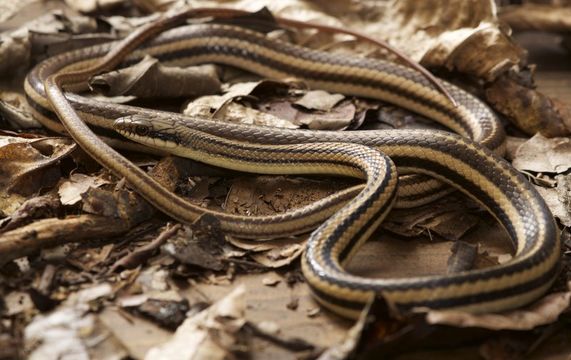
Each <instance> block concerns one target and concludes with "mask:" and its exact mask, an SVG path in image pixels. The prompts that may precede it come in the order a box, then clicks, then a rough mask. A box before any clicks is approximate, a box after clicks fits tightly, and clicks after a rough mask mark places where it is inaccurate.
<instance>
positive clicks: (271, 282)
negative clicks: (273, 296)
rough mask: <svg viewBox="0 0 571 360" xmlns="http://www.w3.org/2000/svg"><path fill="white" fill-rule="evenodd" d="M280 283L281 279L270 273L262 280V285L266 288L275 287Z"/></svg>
mask: <svg viewBox="0 0 571 360" xmlns="http://www.w3.org/2000/svg"><path fill="white" fill-rule="evenodd" d="M281 281H282V278H281V277H280V276H278V274H276V273H274V272H272V273H269V274H268V275H266V276H265V277H264V278H263V279H262V284H264V285H266V286H276V285H277V284H279V283H280V282H281Z"/></svg>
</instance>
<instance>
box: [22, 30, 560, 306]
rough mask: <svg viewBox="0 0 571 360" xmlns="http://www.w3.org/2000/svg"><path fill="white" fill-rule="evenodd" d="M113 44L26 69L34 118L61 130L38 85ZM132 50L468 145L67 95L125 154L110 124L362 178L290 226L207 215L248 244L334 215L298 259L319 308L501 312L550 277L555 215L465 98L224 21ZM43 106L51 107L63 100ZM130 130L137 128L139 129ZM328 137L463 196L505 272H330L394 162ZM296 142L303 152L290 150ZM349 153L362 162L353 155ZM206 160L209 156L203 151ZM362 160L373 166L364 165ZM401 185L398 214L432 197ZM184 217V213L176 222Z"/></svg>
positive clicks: (160, 199) (482, 109)
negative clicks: (304, 89)
mask: <svg viewBox="0 0 571 360" xmlns="http://www.w3.org/2000/svg"><path fill="white" fill-rule="evenodd" d="M112 46H113V44H104V45H99V46H94V47H91V48H87V49H81V50H77V51H72V52H69V53H66V54H62V55H58V56H55V57H53V58H50V59H48V60H46V61H45V62H43V63H42V64H40V65H38V66H37V67H36V68H35V69H34V70H33V71H32V72H31V73H30V74H29V76H28V78H27V81H26V84H25V86H26V92H27V95H28V98H29V101H30V104H31V105H32V107H33V108H34V109H35V114H36V115H37V116H38V118H39V119H40V121H42V123H43V124H44V125H45V126H47V127H48V128H50V129H52V130H54V131H58V132H63V131H64V127H63V126H62V125H61V124H60V123H59V122H58V121H57V119H56V117H55V116H54V114H53V113H52V112H51V104H50V101H49V100H48V99H47V98H46V91H45V89H44V83H46V86H47V90H48V92H50V90H52V89H53V87H56V86H58V82H57V81H55V82H50V81H49V77H50V76H51V75H53V74H56V73H58V72H64V73H65V72H68V71H71V70H77V69H83V68H86V67H89V66H90V65H91V64H93V63H94V62H95V61H97V59H99V58H100V57H102V56H103V55H104V54H105V53H106V52H107V51H108V50H109V49H111V47H112ZM144 54H151V55H153V56H155V57H157V58H160V59H162V60H165V61H166V62H167V63H171V64H177V63H181V62H184V63H203V62H217V63H223V64H228V65H233V66H238V67H241V68H245V69H247V70H250V71H253V72H255V73H258V74H261V75H263V76H266V77H271V78H284V77H292V76H295V77H297V78H299V79H300V80H303V81H305V82H306V83H308V84H309V85H310V86H312V87H316V88H324V89H327V90H329V91H335V92H342V93H346V94H352V95H356V96H364V97H371V98H376V99H381V100H385V101H389V102H391V103H394V104H396V105H399V106H402V107H405V108H407V109H410V110H413V111H415V112H417V113H420V114H423V115H425V116H427V117H430V118H432V119H434V120H435V121H438V122H440V123H441V124H443V125H445V126H447V127H448V128H450V129H452V130H454V131H455V132H457V133H459V134H460V135H462V136H465V137H470V138H472V139H473V140H474V141H471V140H468V139H466V138H463V137H460V136H457V135H453V134H447V133H442V132H435V131H413V130H407V131H380V132H379V131H351V132H333V131H307V130H300V131H295V130H284V129H272V128H266V127H256V126H247V125H240V124H229V123H218V122H212V121H209V120H201V119H189V118H186V117H184V116H182V115H176V114H171V113H165V112H160V111H155V110H148V109H140V108H135V107H130V106H125V105H116V104H109V103H105V102H101V101H95V100H92V99H88V98H85V97H82V96H79V95H74V94H68V99H69V100H71V102H72V104H73V106H74V107H75V109H76V110H77V111H78V112H79V114H80V115H81V116H82V118H83V119H84V120H85V121H86V122H87V123H88V124H89V125H90V126H91V127H92V129H93V130H94V131H96V132H97V133H98V134H100V135H101V136H103V137H106V138H107V139H108V142H109V143H112V144H114V145H117V146H121V147H124V148H132V149H141V147H140V146H139V145H137V144H135V143H133V142H125V141H122V140H119V139H117V137H116V136H115V134H114V132H112V129H113V126H114V124H113V123H114V121H115V119H118V118H123V119H122V120H119V121H118V123H117V124H116V125H115V126H117V129H118V130H119V131H120V132H121V133H122V134H124V135H126V136H129V137H131V138H132V139H134V140H136V141H139V142H143V143H145V144H146V145H148V146H151V147H155V148H157V149H160V150H168V151H171V152H174V153H175V154H180V155H183V156H190V157H193V158H198V159H200V160H204V161H207V162H210V163H214V164H216V165H221V166H225V167H229V168H234V169H237V170H244V171H254V172H262V173H266V172H270V173H275V172H278V171H274V170H275V168H276V167H281V168H282V169H284V168H285V169H290V170H288V171H286V172H296V170H295V169H293V168H288V167H287V166H286V165H287V163H288V161H289V160H290V159H291V160H295V161H297V162H298V163H300V162H303V161H304V159H306V158H307V157H308V156H309V157H311V156H316V158H312V159H313V160H311V161H317V160H319V159H321V160H323V161H324V162H325V163H328V162H329V164H328V165H326V166H325V168H326V169H328V170H326V171H325V170H324V171H323V172H326V173H334V174H346V175H351V176H364V177H366V178H367V184H366V185H365V187H364V188H363V187H361V188H358V189H354V190H352V191H350V192H348V193H346V196H345V197H342V198H334V199H333V200H327V201H325V202H321V203H320V204H319V205H316V207H310V208H304V209H302V210H300V211H299V212H298V213H297V215H296V216H294V217H288V216H282V217H278V218H272V219H269V218H265V219H262V220H256V219H251V218H247V217H239V216H232V215H228V214H219V215H218V216H220V218H221V222H222V224H223V227H224V229H225V230H227V231H229V232H230V233H233V234H236V235H247V234H249V233H252V232H254V233H255V235H256V236H262V237H263V236H275V235H282V236H283V235H287V234H288V233H291V232H296V231H298V232H299V231H307V230H308V229H310V228H312V227H314V226H315V224H316V223H317V222H318V221H319V219H323V218H324V217H325V216H326V215H330V214H331V213H333V212H335V211H334V210H337V209H341V210H339V211H338V212H336V213H335V215H334V216H333V217H331V218H330V219H329V220H327V221H326V222H325V223H324V224H323V225H321V226H320V227H319V228H318V229H317V230H316V231H315V232H314V233H312V236H311V238H310V240H309V245H308V249H307V251H306V253H305V256H304V260H303V263H302V266H303V271H304V274H305V276H306V278H307V280H308V283H309V284H310V286H311V288H312V290H313V292H314V294H315V295H316V297H317V299H318V300H319V301H320V302H322V303H323V304H324V305H326V306H327V307H329V308H330V309H332V310H334V311H336V312H338V313H340V314H343V315H347V316H355V315H356V314H357V313H358V309H360V308H361V307H362V305H363V303H365V302H366V301H367V300H368V298H370V296H371V295H373V294H382V295H383V296H384V297H385V298H386V299H387V300H389V301H390V302H392V303H394V304H395V305H396V306H398V307H400V308H402V309H410V308H415V307H419V306H426V307H430V308H453V309H464V310H467V311H473V312H485V311H499V310H505V309H511V308H515V307H518V306H521V305H523V304H526V303H529V302H530V301H532V300H534V299H536V298H537V297H539V296H540V295H541V294H543V293H544V292H545V291H546V290H547V288H548V287H549V286H550V284H551V283H552V282H553V280H554V278H555V276H556V273H557V268H558V259H559V236H558V232H557V228H556V225H555V223H554V221H553V217H552V215H551V213H550V212H549V210H548V209H547V207H546V205H545V203H544V202H543V200H542V198H541V197H540V196H539V195H538V193H537V192H536V191H535V190H534V189H533V187H532V186H531V185H530V184H529V183H528V182H527V181H526V180H525V178H523V177H522V176H521V175H519V174H518V173H517V172H516V171H515V170H514V169H513V168H512V167H511V166H510V165H509V164H508V163H507V162H505V161H504V160H502V159H501V158H500V157H498V156H497V155H496V154H501V153H502V152H503V149H504V134H503V131H502V128H501V126H500V125H499V124H498V122H497V119H496V117H495V116H494V114H493V112H492V111H491V110H490V109H489V108H488V107H487V106H485V105H484V104H483V103H482V102H480V101H479V100H478V99H476V98H475V97H473V96H472V95H470V94H468V93H466V92H464V91H463V90H461V89H459V88H457V87H455V86H453V85H450V84H447V83H444V82H443V86H444V87H445V88H446V89H447V90H448V91H449V92H450V94H451V95H452V96H453V97H454V99H455V100H456V102H457V103H458V106H454V105H452V104H451V103H450V102H449V101H448V99H447V98H446V97H445V96H444V95H443V94H442V93H440V92H439V91H438V90H436V89H434V88H432V86H431V85H430V83H429V82H428V81H427V80H426V79H425V78H424V77H422V76H420V75H419V74H417V73H416V72H414V71H412V70H410V69H408V68H405V67H402V66H399V65H395V64H392V63H390V62H384V61H377V60H370V59H360V58H349V57H346V56H340V55H334V54H329V53H325V52H319V51H314V50H309V49H305V48H301V47H297V46H293V45H289V44H285V43H282V42H276V41H271V40H268V39H266V38H265V37H264V36H263V35H260V34H258V33H255V32H252V31H249V30H244V29H240V28H236V27H232V26H226V25H214V26H213V25H195V26H192V27H182V28H179V29H175V30H172V31H169V32H167V33H165V34H163V35H161V36H159V37H158V38H157V39H155V40H153V41H151V42H149V43H148V44H146V45H145V46H144V47H143V48H142V49H141V50H137V51H135V52H134V53H133V54H132V55H129V56H128V57H127V60H126V62H125V63H126V64H128V63H132V62H134V61H136V60H137V59H140V58H141V57H142V56H143V55H144ZM46 79H47V80H48V81H46ZM63 79H65V74H64V78H63ZM80 80H81V79H78V80H77V82H76V83H74V79H73V78H72V77H70V78H67V79H65V81H63V82H65V85H66V86H69V87H68V89H74V90H81V89H82V88H85V86H84V84H83V83H82V82H81V81H80ZM70 85H71V86H70ZM51 93H52V94H53V91H52V92H51ZM51 97H52V101H55V105H56V106H59V103H58V102H62V100H61V99H58V98H57V97H54V96H53V95H52V96H51ZM58 114H59V115H60V117H63V118H64V119H67V118H68V117H70V116H71V115H70V113H69V112H67V113H66V112H62V111H58ZM125 117H127V118H125ZM133 124H135V125H138V126H139V129H146V130H145V131H144V133H141V132H139V133H137V131H136V130H133V128H132V126H133ZM68 129H69V127H68ZM82 132H83V133H85V131H84V130H82V128H80V127H77V129H76V130H74V131H72V135H73V134H74V133H75V135H74V138H76V136H77V134H78V133H79V134H80V136H81V139H82V142H88V143H93V144H95V142H96V139H93V138H92V137H89V136H88V135H86V136H85V137H84V138H83V137H82V136H83V135H84V134H83V133H82ZM189 137H190V138H191V139H194V140H193V141H191V140H189V139H188V138H189ZM204 138H207V139H209V140H210V142H203V141H202V142H201V141H199V143H200V144H203V145H201V146H198V145H197V144H196V139H204ZM76 139H77V138H76ZM81 139H80V140H81ZM228 139H233V140H228ZM159 140H160V141H159ZM236 140H239V141H236ZM244 141H247V142H250V143H249V144H248V143H244ZM78 142H80V143H81V141H78ZM331 142H336V143H339V142H352V143H357V144H362V145H367V146H370V147H374V148H375V149H377V150H381V151H382V152H383V153H385V154H386V155H387V156H389V157H390V158H391V159H393V161H394V162H395V163H396V165H397V166H398V168H399V172H401V173H415V174H419V173H420V174H425V175H429V176H431V177H434V178H437V179H439V180H441V181H444V182H446V183H449V184H451V185H452V186H454V187H455V188H457V189H459V190H461V191H463V192H464V193H466V194H468V195H469V196H471V197H473V198H474V199H476V200H477V201H479V202H480V203H481V204H482V205H483V206H484V207H485V208H487V209H488V210H489V211H490V212H491V213H492V214H493V215H494V216H495V217H496V218H497V219H498V221H499V222H500V223H501V224H502V225H503V226H504V228H505V229H506V230H507V232H508V234H509V235H510V237H511V239H512V240H513V242H514V247H515V249H516V251H515V256H514V258H513V259H512V260H511V261H509V262H508V263H506V264H502V265H498V266H492V267H490V268H486V269H482V270H477V271H469V272H463V273H459V274H453V275H448V276H423V277H415V278H408V279H365V278H361V277H357V276H354V275H351V274H349V273H347V272H346V271H344V270H343V267H342V265H343V264H344V263H345V262H346V261H348V260H349V259H350V257H351V255H352V254H354V253H355V251H356V249H358V246H359V245H360V244H362V243H363V241H364V240H365V239H366V238H367V237H368V235H369V234H370V233H371V232H372V231H374V229H375V228H376V227H377V226H378V224H379V223H380V221H381V220H382V218H383V216H384V214H386V212H387V211H388V209H390V206H391V204H392V195H391V188H392V186H393V185H394V182H395V181H396V180H395V177H394V174H393V173H392V172H391V171H389V172H388V177H384V178H383V179H382V180H381V177H380V173H379V171H380V170H378V168H379V167H380V169H381V170H387V169H388V170H390V169H391V168H392V166H391V163H390V161H388V160H387V159H386V158H384V157H383V156H382V155H380V154H378V153H376V151H374V150H370V149H367V148H365V147H362V146H356V145H355V146H351V145H339V146H337V145H333V144H331ZM300 143H312V144H311V145H309V144H303V145H291V144H300ZM315 143H323V144H315ZM477 143H481V144H483V145H485V146H487V147H488V148H489V149H491V151H490V150H488V149H486V148H484V147H482V146H480V145H478V144H477ZM288 144H290V145H288ZM88 145H89V144H88ZM87 149H88V152H89V153H91V154H92V155H93V156H94V157H95V158H96V159H98V161H100V162H102V163H103V164H104V165H105V166H107V167H109V168H110V169H112V170H113V171H115V172H117V173H119V174H121V175H124V176H125V177H127V179H128V181H129V182H131V183H132V184H133V186H134V187H135V188H136V189H137V190H138V191H139V192H141V193H142V194H143V196H145V197H146V198H147V199H149V200H150V201H151V202H153V203H154V204H155V205H157V206H158V207H159V208H160V209H162V210H163V211H165V212H167V213H168V214H169V215H171V216H173V217H175V218H177V219H180V220H182V221H191V220H192V219H194V218H196V216H197V213H200V209H194V208H189V207H185V205H184V204H182V203H180V202H179V201H178V200H176V199H174V200H171V198H168V194H167V193H165V192H162V190H160V188H157V187H156V186H155V185H154V183H153V182H152V179H150V178H148V177H145V176H146V174H144V172H142V171H140V170H139V169H138V168H136V167H134V166H133V165H132V164H129V162H128V161H127V160H125V159H124V158H122V157H120V156H119V155H118V154H116V153H114V152H112V151H107V150H103V149H100V148H98V147H97V146H95V145H93V146H88V147H87ZM189 149H190V150H189ZM189 152H190V154H189ZM359 152H363V154H365V155H359ZM494 152H495V153H496V154H495V153H494ZM213 153H214V154H216V156H215V157H212V156H210V155H209V154H213ZM268 154H272V156H271V157H269V159H272V161H270V162H268V160H267V159H268V158H264V157H262V155H266V156H267V155H268ZM335 154H337V156H340V157H342V158H343V159H345V160H343V161H342V162H341V163H335V161H333V160H332V156H333V157H334V156H335ZM349 158H350V159H352V160H351V162H350V163H351V164H352V165H350V164H349V162H348V161H349V160H347V159H349ZM328 159H329V160H328ZM238 160H240V161H238ZM371 163H373V164H376V167H375V166H373V167H371V165H370V164H371ZM355 164H357V165H355ZM298 165H299V164H298ZM272 169H274V170H272ZM339 169H344V170H339ZM347 169H352V170H350V171H348V170H347ZM375 169H376V170H375ZM300 171H301V170H300ZM359 174H360V175H359ZM387 179H388V180H387ZM402 183H403V184H402V185H404V188H405V190H404V192H402V193H401V194H400V196H401V198H402V199H403V201H404V203H406V204H407V205H414V204H415V203H418V202H419V199H423V200H422V201H424V199H426V198H427V197H428V198H430V197H431V196H432V195H434V194H435V193H437V192H438V191H440V190H439V189H440V188H439V187H438V186H437V185H435V184H434V182H433V181H432V180H419V178H407V179H405V180H404V181H402ZM391 184H393V185H391ZM419 184H420V185H419ZM357 192H359V195H357V199H356V200H353V201H350V202H349V203H347V205H345V206H343V207H342V205H343V204H344V203H345V202H346V201H347V200H348V198H349V196H348V195H347V194H350V195H354V194H356V193H357ZM186 210H188V211H189V213H190V215H187V214H186V213H184V211H186ZM304 214H306V215H307V216H303V215H304ZM276 220H278V221H276ZM284 224H285V225H284ZM258 229H259V230H258ZM296 229H297V230H296ZM256 231H257V232H256Z"/></svg>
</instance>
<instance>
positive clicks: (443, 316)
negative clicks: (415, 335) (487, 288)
mask: <svg viewBox="0 0 571 360" xmlns="http://www.w3.org/2000/svg"><path fill="white" fill-rule="evenodd" d="M570 299H571V292H560V293H553V294H549V295H547V296H545V297H543V298H542V299H540V300H538V301H537V302H535V303H533V304H532V305H530V306H527V307H525V308H523V309H519V310H512V311H508V312H505V313H502V314H480V315H475V314H469V313H465V312H456V311H436V310H431V311H429V312H428V314H427V315H426V320H427V322H428V323H429V324H440V325H449V326H456V327H479V328H484V329H490V330H531V329H533V328H535V327H537V326H541V325H546V324H550V323H552V322H554V321H556V320H557V318H558V317H559V315H560V314H561V313H562V312H563V311H565V310H566V309H567V308H568V307H569V301H570Z"/></svg>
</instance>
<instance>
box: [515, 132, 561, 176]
mask: <svg viewBox="0 0 571 360" xmlns="http://www.w3.org/2000/svg"><path fill="white" fill-rule="evenodd" d="M512 165H513V166H514V167H515V168H516V169H518V170H528V171H534V172H549V173H563V172H565V171H567V170H568V169H570V168H571V140H570V139H569V138H546V137H545V136H543V135H541V134H536V135H535V136H534V137H532V138H531V139H529V140H527V141H526V142H525V143H523V144H522V145H520V147H519V148H518V149H517V151H516V154H515V158H514V160H513V162H512Z"/></svg>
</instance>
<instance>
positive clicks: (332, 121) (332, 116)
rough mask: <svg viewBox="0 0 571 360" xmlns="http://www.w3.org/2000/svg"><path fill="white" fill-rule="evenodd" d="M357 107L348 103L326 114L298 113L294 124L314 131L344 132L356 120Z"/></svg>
mask: <svg viewBox="0 0 571 360" xmlns="http://www.w3.org/2000/svg"><path fill="white" fill-rule="evenodd" d="M355 111H356V109H355V105H353V104H352V103H351V102H349V101H346V102H343V103H341V104H339V105H338V106H336V107H334V108H333V109H332V110H331V111H329V112H326V113H321V114H320V113H306V112H299V113H297V114H296V115H297V116H296V117H295V120H294V124H296V125H306V126H307V127H308V128H309V129H312V130H344V129H346V128H347V127H348V126H349V125H350V124H351V123H352V121H353V119H354V118H355Z"/></svg>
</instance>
